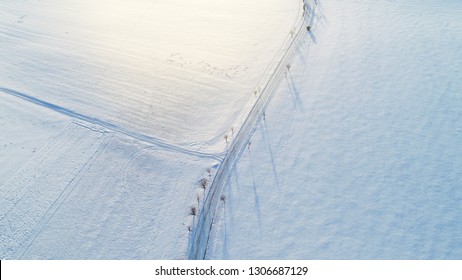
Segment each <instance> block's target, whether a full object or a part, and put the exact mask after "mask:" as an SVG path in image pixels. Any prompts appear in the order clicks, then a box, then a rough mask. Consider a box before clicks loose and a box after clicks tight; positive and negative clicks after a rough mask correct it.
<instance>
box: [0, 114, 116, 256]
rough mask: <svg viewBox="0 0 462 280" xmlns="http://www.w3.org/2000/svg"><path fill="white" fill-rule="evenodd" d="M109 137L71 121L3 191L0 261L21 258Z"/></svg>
mask: <svg viewBox="0 0 462 280" xmlns="http://www.w3.org/2000/svg"><path fill="white" fill-rule="evenodd" d="M108 138H110V134H109V133H107V132H104V131H98V130H96V129H88V127H84V126H81V125H79V124H78V123H75V122H72V123H70V124H69V125H67V126H66V127H65V128H64V129H63V130H62V131H61V133H60V134H59V135H58V136H57V137H55V138H54V139H53V140H52V141H51V142H50V143H49V144H48V145H47V146H46V147H45V148H43V149H42V150H41V151H40V152H38V153H37V154H36V155H35V156H34V157H33V158H32V159H31V160H30V161H29V162H27V163H26V164H25V165H24V166H23V167H22V168H21V169H20V170H19V171H18V172H17V173H16V174H15V175H14V176H13V177H12V178H11V179H10V180H8V181H7V182H6V183H5V184H4V185H3V186H2V187H1V188H0V191H1V193H2V196H1V197H0V233H1V234H0V258H2V259H12V258H14V259H17V258H19V257H21V255H22V253H23V252H24V250H25V249H27V247H28V246H29V244H30V243H31V242H32V241H31V240H33V239H34V238H35V237H36V236H37V235H38V234H40V231H41V229H42V228H43V226H44V223H46V221H47V217H48V218H49V216H50V215H52V214H53V213H54V212H55V211H56V209H57V208H59V206H60V205H61V203H62V202H63V201H62V200H63V199H65V197H66V196H67V194H68V193H70V192H71V191H72V186H73V184H74V183H75V182H76V181H78V179H79V178H80V177H79V175H80V174H82V170H83V169H84V168H85V167H86V166H87V164H88V163H89V162H90V161H91V160H92V159H93V158H94V155H95V154H96V153H98V151H99V150H101V147H102V146H104V145H105V143H107V139H108Z"/></svg>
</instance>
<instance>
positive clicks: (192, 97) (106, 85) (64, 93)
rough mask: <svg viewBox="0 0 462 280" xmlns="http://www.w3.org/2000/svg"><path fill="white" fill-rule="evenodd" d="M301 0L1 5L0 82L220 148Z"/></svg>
mask: <svg viewBox="0 0 462 280" xmlns="http://www.w3.org/2000/svg"><path fill="white" fill-rule="evenodd" d="M299 9H300V5H299V1H297V0H291V1H285V0H274V1H264V0H254V1H247V0H234V1H224V0H197V1H180V0H136V1H130V0H116V1H104V0H97V1H94V0H84V1H81V0H80V1H77V0H44V1H38V2H37V1H25V0H22V1H2V3H0V28H1V29H0V30H1V33H0V48H1V50H2V51H1V53H0V61H1V64H0V86H1V87H3V88H7V89H11V90H15V91H18V92H20V93H23V94H25V95H27V96H30V97H33V98H38V99H40V100H43V101H46V102H49V103H52V104H53V105H57V106H60V107H64V108H66V109H68V110H71V111H74V112H77V113H79V114H83V115H85V116H88V117H91V118H95V119H98V121H100V122H104V123H106V124H107V123H109V124H111V125H112V126H115V127H117V128H119V127H122V128H123V129H125V130H129V131H136V132H137V133H141V134H144V135H148V136H150V137H154V138H156V139H160V140H162V141H164V142H168V143H172V144H176V145H180V146H182V147H187V148H191V149H194V150H199V149H202V150H206V151H207V152H217V153H219V152H222V151H223V150H224V147H225V145H224V143H223V142H224V141H223V136H224V135H225V134H226V133H229V130H230V129H231V127H232V126H233V123H234V122H235V121H236V118H237V117H238V116H239V114H240V113H241V112H242V110H243V108H245V107H246V104H247V103H248V102H250V101H253V99H251V98H252V91H253V88H254V87H257V86H258V81H259V79H261V78H262V77H261V76H262V74H263V73H264V69H265V68H266V67H267V66H268V65H269V64H270V62H271V60H272V59H273V58H274V56H275V54H276V53H277V51H278V50H279V48H280V47H281V45H282V43H283V41H284V40H285V39H286V37H287V36H288V35H289V32H290V29H291V28H292V26H293V24H294V22H295V20H296V18H297V16H298V15H299Z"/></svg>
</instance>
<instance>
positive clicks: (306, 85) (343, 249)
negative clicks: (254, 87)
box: [208, 0, 462, 259]
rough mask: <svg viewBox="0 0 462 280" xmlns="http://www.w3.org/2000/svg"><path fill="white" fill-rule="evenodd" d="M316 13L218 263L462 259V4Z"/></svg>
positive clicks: (265, 125)
mask: <svg viewBox="0 0 462 280" xmlns="http://www.w3.org/2000/svg"><path fill="white" fill-rule="evenodd" d="M318 11H319V24H318V25H317V26H316V28H315V30H314V31H313V32H312V34H311V35H307V36H306V38H305V42H304V43H303V44H302V45H301V46H300V47H299V49H298V52H297V57H296V58H295V59H294V60H293V62H292V65H291V68H290V71H289V73H288V75H287V77H286V79H285V81H284V82H283V83H282V84H281V85H280V88H279V91H278V92H277V94H276V95H275V97H274V98H273V100H272V101H271V103H270V106H269V108H268V109H267V110H266V113H265V117H264V118H262V119H261V120H260V123H259V124H258V126H257V129H256V131H255V134H254V135H253V137H252V139H251V145H250V146H249V147H248V149H246V151H245V152H244V153H243V154H242V158H241V159H240V160H239V162H238V163H237V166H236V167H235V169H233V170H232V172H233V174H232V177H231V179H230V183H229V185H228V186H227V190H226V199H225V202H224V203H222V208H221V218H220V223H219V230H218V231H217V232H216V235H215V239H214V240H215V241H214V243H213V246H212V247H211V248H210V250H209V252H208V257H209V258H215V259H216V258H218V259H221V258H230V259H461V258H462V235H461V234H460V233H461V232H462V169H461V166H462V148H461V143H462V123H461V120H462V72H461V69H462V68H461V66H462V18H461V17H460V15H461V14H462V2H461V1H457V0H446V1H444V0H443V1H436V0H422V1H412V0H393V1H385V0H383V1H380V0H374V1H373V0H369V1H367V0H364V1H358V0H341V1H340V0H324V1H320V7H319V10H318ZM223 206H224V207H223Z"/></svg>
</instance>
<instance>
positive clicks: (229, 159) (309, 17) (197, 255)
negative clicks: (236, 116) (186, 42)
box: [189, 1, 318, 259]
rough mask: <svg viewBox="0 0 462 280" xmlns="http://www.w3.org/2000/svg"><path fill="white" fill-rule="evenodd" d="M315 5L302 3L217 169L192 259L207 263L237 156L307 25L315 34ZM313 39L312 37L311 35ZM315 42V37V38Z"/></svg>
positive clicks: (196, 236) (193, 248)
mask: <svg viewBox="0 0 462 280" xmlns="http://www.w3.org/2000/svg"><path fill="white" fill-rule="evenodd" d="M317 2H318V1H315V3H316V4H313V5H311V6H309V5H307V6H306V9H303V10H302V8H303V3H304V2H303V1H302V2H301V3H302V5H301V8H300V13H301V15H300V18H299V19H298V20H297V21H296V23H295V25H294V27H293V29H292V30H291V34H290V35H289V38H288V40H287V41H286V44H285V45H284V46H283V48H282V49H281V50H282V51H283V52H282V54H278V55H277V58H279V59H278V60H276V62H277V64H276V65H271V66H270V68H269V69H270V73H271V75H270V76H269V78H268V80H267V81H266V82H265V83H264V84H263V85H262V86H261V91H260V92H256V95H257V94H260V95H259V96H258V98H257V100H256V102H255V104H254V105H253V107H252V109H251V110H250V113H249V114H248V115H247V117H246V118H245V119H244V121H243V123H242V125H241V126H240V129H239V131H238V132H237V134H236V137H235V138H234V141H233V142H232V143H231V144H230V145H229V149H228V151H227V153H226V156H225V158H224V159H223V162H222V163H221V165H220V168H219V169H218V171H217V173H216V175H215V177H214V179H213V181H212V183H211V185H210V188H209V189H210V190H209V195H208V196H207V199H206V201H205V202H204V204H203V208H202V211H201V215H200V216H199V219H198V223H197V226H196V229H195V230H194V237H193V242H192V245H191V249H190V252H189V259H205V258H206V257H207V248H208V244H209V239H210V235H211V231H212V226H213V223H214V220H215V216H216V212H217V209H218V205H219V202H220V197H221V194H222V192H223V189H224V186H225V185H226V182H227V180H228V178H229V176H230V170H231V169H232V167H233V165H234V164H235V162H236V159H237V158H238V156H239V155H240V154H241V153H242V152H243V150H244V149H245V147H246V146H247V144H248V142H249V139H250V137H251V135H252V134H253V131H255V125H256V123H257V121H258V119H259V118H260V117H261V115H262V113H263V112H264V110H265V108H266V107H267V105H268V103H269V101H270V100H271V97H272V95H273V93H274V91H275V90H276V88H277V87H278V85H279V83H280V80H281V79H282V76H283V74H284V73H285V72H286V71H288V70H290V64H289V61H290V59H291V58H292V56H293V54H294V52H295V50H296V47H297V46H298V44H299V43H300V41H301V40H302V38H304V36H303V35H305V34H306V25H305V24H308V25H309V26H310V27H311V30H313V26H312V25H313V24H316V21H314V18H315V17H316V8H315V7H317ZM309 33H310V36H311V37H312V34H311V32H309ZM312 38H313V37H312Z"/></svg>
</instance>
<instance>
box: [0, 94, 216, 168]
mask: <svg viewBox="0 0 462 280" xmlns="http://www.w3.org/2000/svg"><path fill="white" fill-rule="evenodd" d="M0 91H1V92H3V93H6V94H9V95H12V96H16V97H19V98H21V99H23V100H25V101H28V102H30V103H34V104H36V105H39V106H42V107H45V108H48V109H50V110H52V111H55V112H57V113H60V114H63V115H66V116H69V117H71V118H74V119H78V120H81V121H85V122H87V123H90V124H95V125H98V126H101V127H104V128H106V129H108V130H111V131H115V132H119V133H121V134H125V135H127V136H130V137H132V138H135V139H138V140H141V141H143V142H147V143H150V144H153V145H157V146H159V147H162V148H165V149H168V150H173V151H177V152H180V153H184V154H189V155H193V156H198V157H202V158H204V157H205V158H213V159H216V160H219V161H221V159H222V157H220V154H210V153H203V152H199V151H193V150H188V149H186V148H182V147H179V146H175V145H172V144H170V143H167V142H165V141H162V140H160V139H157V138H155V137H152V136H149V135H146V134H142V133H138V132H136V131H132V130H129V129H126V128H124V127H121V126H118V125H115V124H113V123H110V122H108V121H105V120H101V119H98V118H94V117H91V116H88V115H84V114H81V113H78V112H75V111H72V110H69V109H67V108H64V107H61V106H58V105H56V104H53V103H50V102H47V101H44V100H41V99H39V98H36V97H33V96H31V95H28V94H25V93H22V92H19V91H16V90H13V89H9V88H5V87H0Z"/></svg>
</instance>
